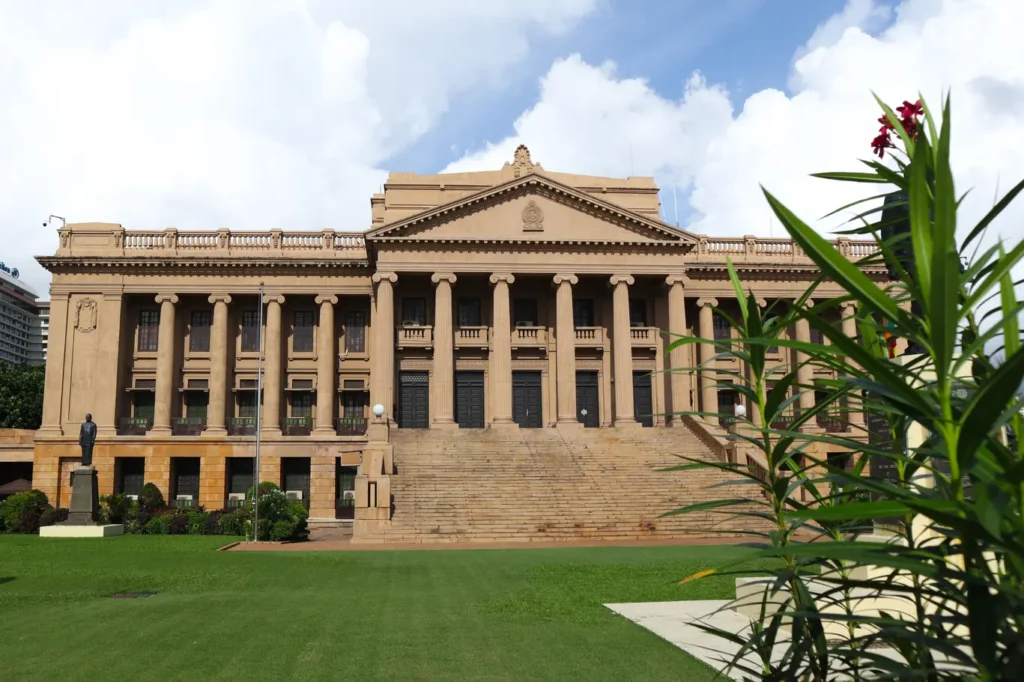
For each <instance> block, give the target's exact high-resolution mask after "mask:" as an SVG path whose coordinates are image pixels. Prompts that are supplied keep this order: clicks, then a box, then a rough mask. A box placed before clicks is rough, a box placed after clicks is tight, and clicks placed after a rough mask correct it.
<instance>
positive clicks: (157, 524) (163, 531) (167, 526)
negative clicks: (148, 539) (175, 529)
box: [145, 513, 174, 535]
mask: <svg viewBox="0 0 1024 682" xmlns="http://www.w3.org/2000/svg"><path fill="white" fill-rule="evenodd" d="M173 516H174V515H173V514H170V513H163V514H154V515H153V518H151V519H150V520H149V523H147V524H146V526H145V533H146V535H170V534H171V518H172V517H173Z"/></svg>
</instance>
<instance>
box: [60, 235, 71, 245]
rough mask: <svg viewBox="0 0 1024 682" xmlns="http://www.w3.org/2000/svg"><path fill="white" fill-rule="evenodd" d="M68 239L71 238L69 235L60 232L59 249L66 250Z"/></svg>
mask: <svg viewBox="0 0 1024 682" xmlns="http://www.w3.org/2000/svg"><path fill="white" fill-rule="evenodd" d="M70 237H71V235H70V234H69V233H67V232H64V231H61V233H60V247H61V248H62V249H66V248H68V239H69V238H70Z"/></svg>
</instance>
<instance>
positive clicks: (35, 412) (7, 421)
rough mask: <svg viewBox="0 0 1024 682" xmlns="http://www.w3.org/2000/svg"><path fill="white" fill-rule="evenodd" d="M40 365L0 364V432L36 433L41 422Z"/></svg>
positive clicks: (41, 369)
mask: <svg viewBox="0 0 1024 682" xmlns="http://www.w3.org/2000/svg"><path fill="white" fill-rule="evenodd" d="M45 377H46V367H45V366H44V365H22V364H13V363H9V362H5V361H0V429H38V428H39V425H40V424H42V422H43V383H44V379H45Z"/></svg>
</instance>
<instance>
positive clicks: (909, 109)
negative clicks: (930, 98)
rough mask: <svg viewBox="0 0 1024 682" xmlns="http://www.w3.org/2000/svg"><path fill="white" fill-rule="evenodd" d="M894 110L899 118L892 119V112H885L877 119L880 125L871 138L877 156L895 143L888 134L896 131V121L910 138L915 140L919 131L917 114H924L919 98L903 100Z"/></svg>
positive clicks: (880, 156)
mask: <svg viewBox="0 0 1024 682" xmlns="http://www.w3.org/2000/svg"><path fill="white" fill-rule="evenodd" d="M896 111H897V112H899V119H898V120H894V118H890V116H891V115H892V112H887V113H886V114H885V115H884V116H882V117H881V118H880V119H878V122H879V123H881V124H882V127H881V128H879V129H878V135H877V136H875V139H873V140H871V149H872V150H874V152H875V154H877V155H878V158H880V159H881V158H882V157H883V156H885V150H886V149H893V148H894V147H895V146H896V145H894V144H893V142H892V138H891V137H890V135H891V134H892V133H893V132H896V125H897V123H898V124H899V126H900V127H901V129H902V132H903V133H904V134H905V136H906V137H909V138H910V139H911V140H915V141H916V140H917V136H918V134H919V133H920V132H921V124H920V121H919V120H918V117H919V116H923V115H924V108H923V107H922V106H921V100H917V101H916V102H913V103H911V102H908V101H907V100H903V104H902V105H900V106H898V107H896Z"/></svg>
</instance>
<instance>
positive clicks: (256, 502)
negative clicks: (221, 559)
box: [252, 282, 263, 542]
mask: <svg viewBox="0 0 1024 682" xmlns="http://www.w3.org/2000/svg"><path fill="white" fill-rule="evenodd" d="M256 329H257V331H258V333H259V335H260V337H259V353H258V354H257V359H256V456H255V458H254V459H255V462H254V463H253V465H254V466H253V469H254V471H253V486H254V487H253V494H252V506H253V514H252V517H253V524H252V539H253V542H259V541H260V533H259V529H260V431H261V430H262V428H261V419H260V415H262V414H263V282H260V312H259V324H258V325H257V326H256Z"/></svg>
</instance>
